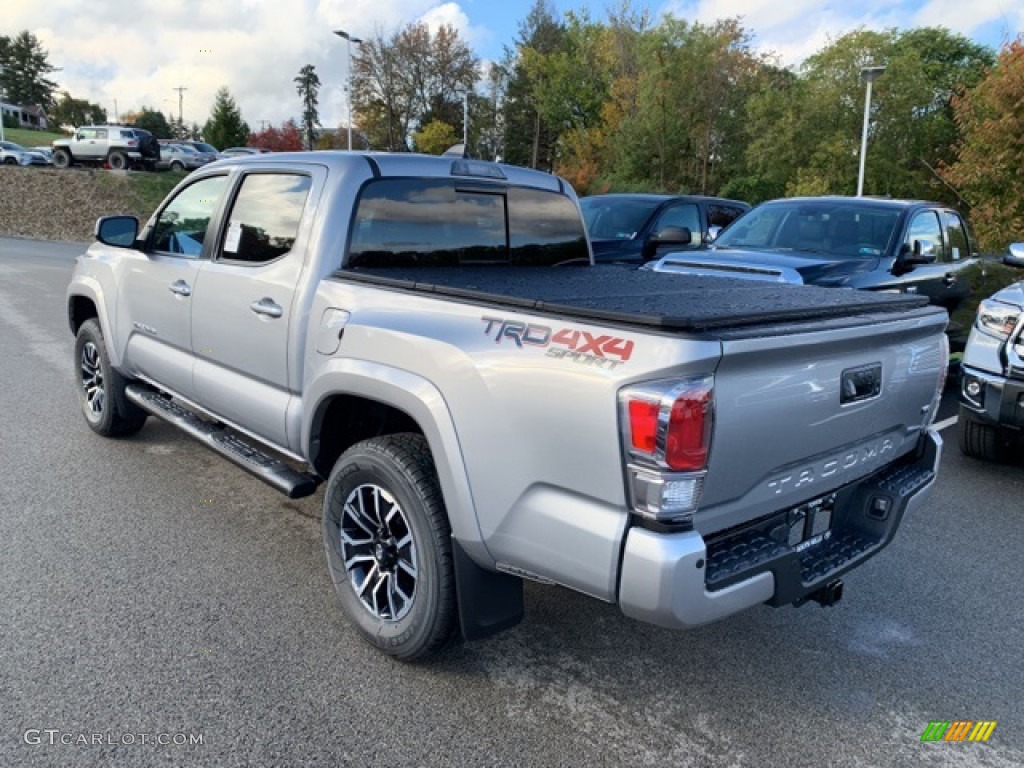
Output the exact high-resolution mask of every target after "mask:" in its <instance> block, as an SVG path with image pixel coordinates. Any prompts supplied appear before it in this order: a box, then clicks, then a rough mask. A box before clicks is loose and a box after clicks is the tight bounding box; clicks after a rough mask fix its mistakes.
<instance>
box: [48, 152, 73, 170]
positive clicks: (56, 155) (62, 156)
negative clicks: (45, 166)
mask: <svg viewBox="0 0 1024 768" xmlns="http://www.w3.org/2000/svg"><path fill="white" fill-rule="evenodd" d="M52 160H53V167H54V168H69V167H70V166H71V153H70V152H68V150H66V149H55V150H53V158H52Z"/></svg>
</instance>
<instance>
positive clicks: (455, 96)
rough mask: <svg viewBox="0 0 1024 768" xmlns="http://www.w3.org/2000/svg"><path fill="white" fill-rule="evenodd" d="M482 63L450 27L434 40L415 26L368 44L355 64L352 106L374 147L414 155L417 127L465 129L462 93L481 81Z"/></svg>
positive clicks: (355, 60) (380, 37)
mask: <svg viewBox="0 0 1024 768" xmlns="http://www.w3.org/2000/svg"><path fill="white" fill-rule="evenodd" d="M477 63H478V62H477V59H476V57H475V56H474V55H473V52H472V51H471V50H470V49H469V46H468V45H466V43H465V42H464V41H463V40H462V39H461V38H460V37H459V33H458V31H457V30H456V29H455V28H454V27H451V26H449V25H443V26H441V27H440V28H439V29H438V30H437V32H435V33H434V34H431V32H430V29H429V28H428V27H427V26H426V25H425V24H409V25H408V26H406V27H404V28H403V29H401V30H399V31H398V32H395V33H394V34H392V35H391V36H390V37H388V38H385V37H384V36H383V35H379V34H378V35H377V36H376V37H374V38H372V39H368V40H365V41H364V42H363V44H362V45H361V46H360V47H359V52H358V54H357V55H356V56H354V57H353V60H352V106H353V110H354V112H355V114H356V116H357V118H358V121H359V124H360V126H361V127H362V129H363V131H364V132H365V133H366V135H367V138H368V140H369V142H370V144H371V146H375V147H386V148H387V149H388V150H389V151H394V150H403V151H408V150H409V139H410V136H411V134H412V131H413V130H414V129H415V128H416V126H418V125H426V124H427V123H429V122H430V121H432V120H441V121H442V122H447V123H448V124H449V125H458V124H461V122H462V99H461V96H460V95H459V91H460V89H462V88H471V87H472V86H473V85H474V83H475V82H476V80H477V79H478V75H477Z"/></svg>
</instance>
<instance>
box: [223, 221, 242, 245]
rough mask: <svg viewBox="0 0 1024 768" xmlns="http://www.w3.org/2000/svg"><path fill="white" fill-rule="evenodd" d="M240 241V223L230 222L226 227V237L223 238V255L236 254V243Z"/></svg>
mask: <svg viewBox="0 0 1024 768" xmlns="http://www.w3.org/2000/svg"><path fill="white" fill-rule="evenodd" d="M241 239H242V223H241V222H239V221H233V222H231V226H230V227H228V235H227V237H225V238H224V253H238V243H239V242H240V241H241Z"/></svg>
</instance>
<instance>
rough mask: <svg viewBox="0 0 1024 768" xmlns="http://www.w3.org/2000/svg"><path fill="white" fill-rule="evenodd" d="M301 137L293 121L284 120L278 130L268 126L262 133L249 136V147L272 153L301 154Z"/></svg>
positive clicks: (258, 132)
mask: <svg viewBox="0 0 1024 768" xmlns="http://www.w3.org/2000/svg"><path fill="white" fill-rule="evenodd" d="M302 140H303V136H302V133H301V132H300V131H299V126H297V125H296V124H295V121H294V120H286V121H285V122H284V123H283V124H282V125H281V127H280V128H275V127H274V126H273V125H268V126H267V127H266V128H264V129H263V130H262V131H257V132H256V133H253V134H251V135H250V136H249V144H248V146H250V147H259V148H260V149H269V150H271V151H273V152H301V151H302V149H303V145H302Z"/></svg>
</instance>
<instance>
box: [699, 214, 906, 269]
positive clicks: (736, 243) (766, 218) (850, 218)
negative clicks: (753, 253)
mask: <svg viewBox="0 0 1024 768" xmlns="http://www.w3.org/2000/svg"><path fill="white" fill-rule="evenodd" d="M899 218H900V211H898V210H892V209H885V208H878V207H875V206H872V205H864V204H862V203H859V202H857V201H855V200H828V201H810V202H808V201H806V200H804V201H796V200H795V201H792V202H779V203H768V204H766V205H762V206H759V207H757V208H755V209H754V210H752V211H751V212H750V213H748V214H747V215H745V216H743V217H741V218H740V219H738V220H737V221H736V222H735V223H734V224H733V225H732V226H731V227H729V228H728V229H727V230H726V231H724V232H723V233H722V234H721V235H720V236H719V237H718V239H717V240H716V241H715V245H714V247H715V248H716V249H717V248H757V249H761V250H785V251H797V252H807V253H816V254H826V255H833V256H845V257H850V256H855V257H862V258H877V257H879V256H881V255H882V254H883V253H885V251H886V250H887V249H888V247H889V243H890V242H891V240H892V237H893V234H894V230H895V229H896V225H897V224H898V223H899Z"/></svg>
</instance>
